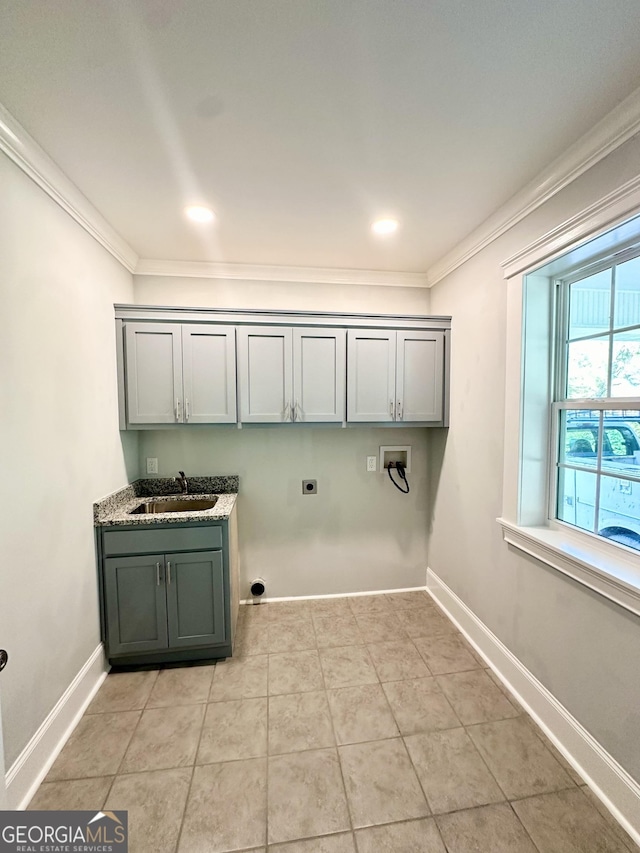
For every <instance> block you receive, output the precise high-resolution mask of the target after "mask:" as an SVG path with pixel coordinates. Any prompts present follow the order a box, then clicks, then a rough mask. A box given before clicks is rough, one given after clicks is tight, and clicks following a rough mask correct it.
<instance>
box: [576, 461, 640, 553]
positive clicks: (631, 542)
mask: <svg viewBox="0 0 640 853" xmlns="http://www.w3.org/2000/svg"><path fill="white" fill-rule="evenodd" d="M578 473H582V472H578ZM639 531H640V483H632V482H631V481H630V480H625V479H623V478H622V477H604V476H603V477H601V480H600V511H599V513H598V533H600V535H601V536H605V537H606V538H607V539H612V540H614V541H616V542H621V543H622V544H623V545H628V546H629V547H631V548H636V549H638V550H640V535H639Z"/></svg>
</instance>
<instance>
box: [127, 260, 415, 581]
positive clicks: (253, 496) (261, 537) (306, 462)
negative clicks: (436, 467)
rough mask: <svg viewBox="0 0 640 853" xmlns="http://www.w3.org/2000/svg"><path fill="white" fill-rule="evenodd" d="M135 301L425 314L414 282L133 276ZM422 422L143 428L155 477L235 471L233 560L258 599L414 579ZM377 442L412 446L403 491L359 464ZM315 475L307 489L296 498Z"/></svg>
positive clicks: (144, 454) (143, 443)
mask: <svg viewBox="0 0 640 853" xmlns="http://www.w3.org/2000/svg"><path fill="white" fill-rule="evenodd" d="M135 295H136V302H137V303H141V304H145V305H152V304H160V305H162V304H165V305H191V306H201V307H205V306H208V307H212V306H213V307H220V308H273V309H278V308H286V309H289V310H308V311H356V312H365V313H366V312H382V313H407V314H427V313H428V304H429V303H428V299H429V294H428V291H425V290H421V289H417V288H393V287H348V286H344V285H322V286H320V285H317V284H314V285H306V284H273V283H261V282H238V281H233V282H220V281H215V282H214V281H211V280H201V279H167V278H159V277H158V278H151V277H147V276H145V277H136V283H135ZM427 433H428V430H426V429H416V428H403V429H370V428H369V429H366V428H365V429H348V430H347V429H335V428H309V427H291V428H288V427H276V428H270V427H262V428H261V427H253V428H244V429H242V430H237V429H228V428H219V427H218V428H210V429H207V428H202V429H194V430H191V431H189V432H188V433H187V432H186V431H185V430H175V431H149V432H144V433H142V436H141V442H140V457H141V465H144V460H145V457H147V456H156V457H158V459H159V466H160V474H161V475H164V476H171V475H174V474H175V473H176V472H177V471H178V469H184V470H185V471H186V472H187V474H189V473H191V474H219V473H237V474H240V495H239V499H238V500H239V503H238V526H239V536H240V561H241V562H240V565H241V572H242V581H243V587H242V589H241V595H242V596H243V597H245V596H246V595H247V587H248V583H249V581H250V580H251V579H252V578H254V577H256V576H262V577H264V578H265V580H266V581H267V585H268V590H267V591H268V595H270V596H274V597H275V596H289V595H322V594H329V593H340V592H358V591H364V590H376V589H396V588H401V587H411V586H423V585H424V582H425V571H426V565H427V544H428V533H427V521H428V457H427V441H428V437H427ZM381 444H410V445H411V446H412V448H413V455H412V471H413V472H414V473H412V475H411V476H410V478H409V481H410V484H411V493H410V494H409V495H402V494H400V492H399V491H397V490H396V489H394V487H393V486H392V485H391V483H390V482H389V480H388V477H387V476H386V475H382V474H379V473H376V474H371V473H367V472H366V470H365V469H366V457H367V456H368V455H376V456H377V455H378V448H379V446H380V445H381ZM303 479H316V480H317V481H318V494H317V495H307V496H303V494H302V480H303Z"/></svg>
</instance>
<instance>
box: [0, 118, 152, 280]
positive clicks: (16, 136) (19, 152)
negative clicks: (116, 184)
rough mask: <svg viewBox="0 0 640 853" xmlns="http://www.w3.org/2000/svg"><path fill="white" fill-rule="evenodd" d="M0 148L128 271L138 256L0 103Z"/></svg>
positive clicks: (133, 265) (133, 266) (132, 269)
mask: <svg viewBox="0 0 640 853" xmlns="http://www.w3.org/2000/svg"><path fill="white" fill-rule="evenodd" d="M0 151H3V152H4V153H5V154H6V155H7V157H8V158H9V159H10V160H12V161H13V162H14V163H15V164H16V166H18V167H19V168H20V169H22V171H23V172H24V173H25V174H26V175H28V176H29V177H30V178H31V180H32V181H34V182H35V183H36V184H37V185H38V186H39V187H40V188H41V189H43V190H44V191H45V192H46V193H47V195H48V196H50V197H51V198H52V199H53V200H54V201H55V202H56V204H59V205H60V207H61V208H62V209H63V210H65V211H66V212H67V213H68V214H69V215H70V216H71V217H72V218H73V219H75V221H76V222H77V223H78V225H80V226H81V227H82V228H84V230H85V231H86V232H87V233H88V234H90V235H91V236H92V237H93V238H94V239H95V240H97V241H98V243H100V245H101V246H103V247H104V248H105V249H106V250H107V251H108V252H109V253H110V254H112V255H113V257H114V258H115V259H116V260H117V261H119V262H120V263H121V264H122V265H123V266H124V267H125V268H126V269H127V270H129V272H133V271H134V269H135V266H136V263H137V261H138V256H137V254H136V253H135V252H134V250H133V249H132V248H131V246H129V244H128V243H127V242H126V241H125V240H124V239H123V238H122V237H121V236H120V235H119V234H118V233H117V232H116V231H115V230H114V229H113V228H112V227H111V225H109V223H108V222H107V220H106V219H105V218H104V217H103V216H102V215H101V214H100V213H98V211H97V210H96V208H95V207H94V206H93V205H92V204H91V202H90V201H89V199H88V198H87V197H86V196H85V195H83V194H82V193H81V192H80V190H79V189H78V187H77V186H76V185H75V184H74V183H73V182H72V181H71V180H70V179H69V178H68V177H67V176H66V175H65V173H64V172H63V171H62V169H60V167H59V166H57V165H56V164H55V163H54V162H53V160H52V159H51V158H50V157H49V155H48V154H47V153H46V152H45V151H44V150H43V149H42V148H41V147H40V146H39V145H38V143H37V142H36V141H35V139H33V137H32V136H30V135H29V134H28V133H27V131H26V130H25V129H24V127H22V125H21V124H20V123H19V122H18V121H17V120H16V119H15V118H14V117H13V116H12V115H11V113H10V112H9V111H8V110H7V109H6V108H5V107H4V106H2V104H0Z"/></svg>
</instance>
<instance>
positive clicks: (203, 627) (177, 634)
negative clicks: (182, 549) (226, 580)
mask: <svg viewBox="0 0 640 853" xmlns="http://www.w3.org/2000/svg"><path fill="white" fill-rule="evenodd" d="M166 567H167V616H168V622H169V645H170V646H171V647H172V648H176V649H177V648H183V647H188V646H193V645H194V644H198V645H202V644H206V645H215V644H217V643H224V639H225V636H226V634H225V620H224V587H223V577H222V551H204V552H202V553H196V554H175V555H174V556H172V557H167V558H166Z"/></svg>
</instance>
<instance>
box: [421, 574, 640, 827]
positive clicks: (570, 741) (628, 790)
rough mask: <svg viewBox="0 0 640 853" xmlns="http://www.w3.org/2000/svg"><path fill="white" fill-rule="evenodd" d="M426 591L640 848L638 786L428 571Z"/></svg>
mask: <svg viewBox="0 0 640 853" xmlns="http://www.w3.org/2000/svg"><path fill="white" fill-rule="evenodd" d="M427 590H428V592H429V593H430V594H431V596H432V597H433V599H434V600H435V601H436V602H437V604H438V605H439V606H440V607H441V608H442V609H443V610H444V611H445V613H446V614H447V615H448V617H449V618H450V619H451V621H452V622H454V623H455V625H457V627H458V628H459V629H460V630H461V631H462V633H463V634H464V636H465V637H466V638H467V639H468V640H469V642H470V643H471V645H472V646H473V647H474V648H475V649H476V650H477V651H478V652H479V653H480V654H481V655H482V657H483V658H484V659H485V660H486V662H487V663H488V664H489V666H490V667H491V669H492V670H493V671H494V672H495V673H496V675H497V676H498V677H499V678H500V680H501V681H502V682H503V683H504V684H505V685H506V687H507V688H508V689H509V690H510V691H511V693H513V695H514V696H515V697H516V699H517V700H518V701H519V702H520V704H521V705H522V706H523V707H524V708H525V710H526V711H527V712H528V713H529V714H530V715H531V716H532V717H533V719H534V720H535V721H536V723H538V725H539V726H540V728H541V729H542V730H543V731H544V733H545V734H546V735H547V736H548V738H549V739H550V740H551V742H552V743H553V744H554V745H555V746H556V747H557V749H558V750H559V751H560V753H561V754H562V755H563V756H564V757H565V758H566V760H567V761H568V762H569V764H571V766H572V767H573V768H574V769H575V770H576V771H577V772H578V773H579V774H580V776H582V778H583V779H584V780H585V782H586V783H587V784H588V785H589V787H590V788H591V790H592V791H593V792H594V793H595V794H596V796H597V797H598V798H599V799H600V800H601V801H602V802H603V803H604V805H605V806H606V807H607V809H608V810H609V811H610V812H611V814H612V815H613V817H614V818H615V819H616V820H617V821H618V822H619V823H620V824H621V825H622V826H623V827H624V829H625V830H626V831H627V832H628V833H629V835H630V836H631V837H632V838H633V839H634V841H635V842H636V843H640V784H638V782H636V781H635V779H633V778H632V777H631V776H630V775H629V773H627V771H626V770H625V769H624V768H623V767H622V766H621V765H620V764H619V763H618V762H617V761H616V760H615V759H614V758H613V757H612V756H611V755H609V753H608V752H607V751H606V750H605V749H604V748H603V747H602V746H601V745H600V744H599V743H598V741H597V740H596V739H595V738H594V737H593V736H592V735H591V734H589V732H588V731H587V730H586V729H585V728H584V726H582V725H581V723H579V722H578V720H576V718H575V717H573V716H572V715H571V714H570V713H569V711H567V709H566V708H565V707H564V706H563V705H561V704H560V702H558V700H557V699H556V698H555V696H554V695H553V694H552V693H550V692H549V690H547V688H546V687H545V686H544V685H543V684H542V683H541V682H540V681H538V679H537V678H536V677H535V676H534V675H533V673H531V672H530V671H529V670H528V669H527V668H526V667H525V666H524V665H523V664H522V663H521V662H520V661H519V660H518V658H517V657H516V656H515V655H514V654H513V653H512V652H510V651H509V649H508V648H507V647H506V646H505V645H504V643H502V642H501V641H500V640H499V639H498V638H497V637H496V636H495V634H493V633H492V632H491V631H490V630H489V629H488V628H487V626H486V625H485V624H484V623H483V622H481V621H480V619H478V617H477V616H476V615H475V613H473V611H472V610H470V609H469V607H467V605H466V604H465V603H464V602H463V601H462V600H461V599H460V598H459V597H458V596H457V595H456V594H455V593H454V592H453V590H451V589H450V588H449V587H448V586H447V585H446V584H445V583H444V581H442V580H441V579H440V578H439V577H438V575H436V574H435V572H433V571H432V570H431V569H427Z"/></svg>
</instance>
